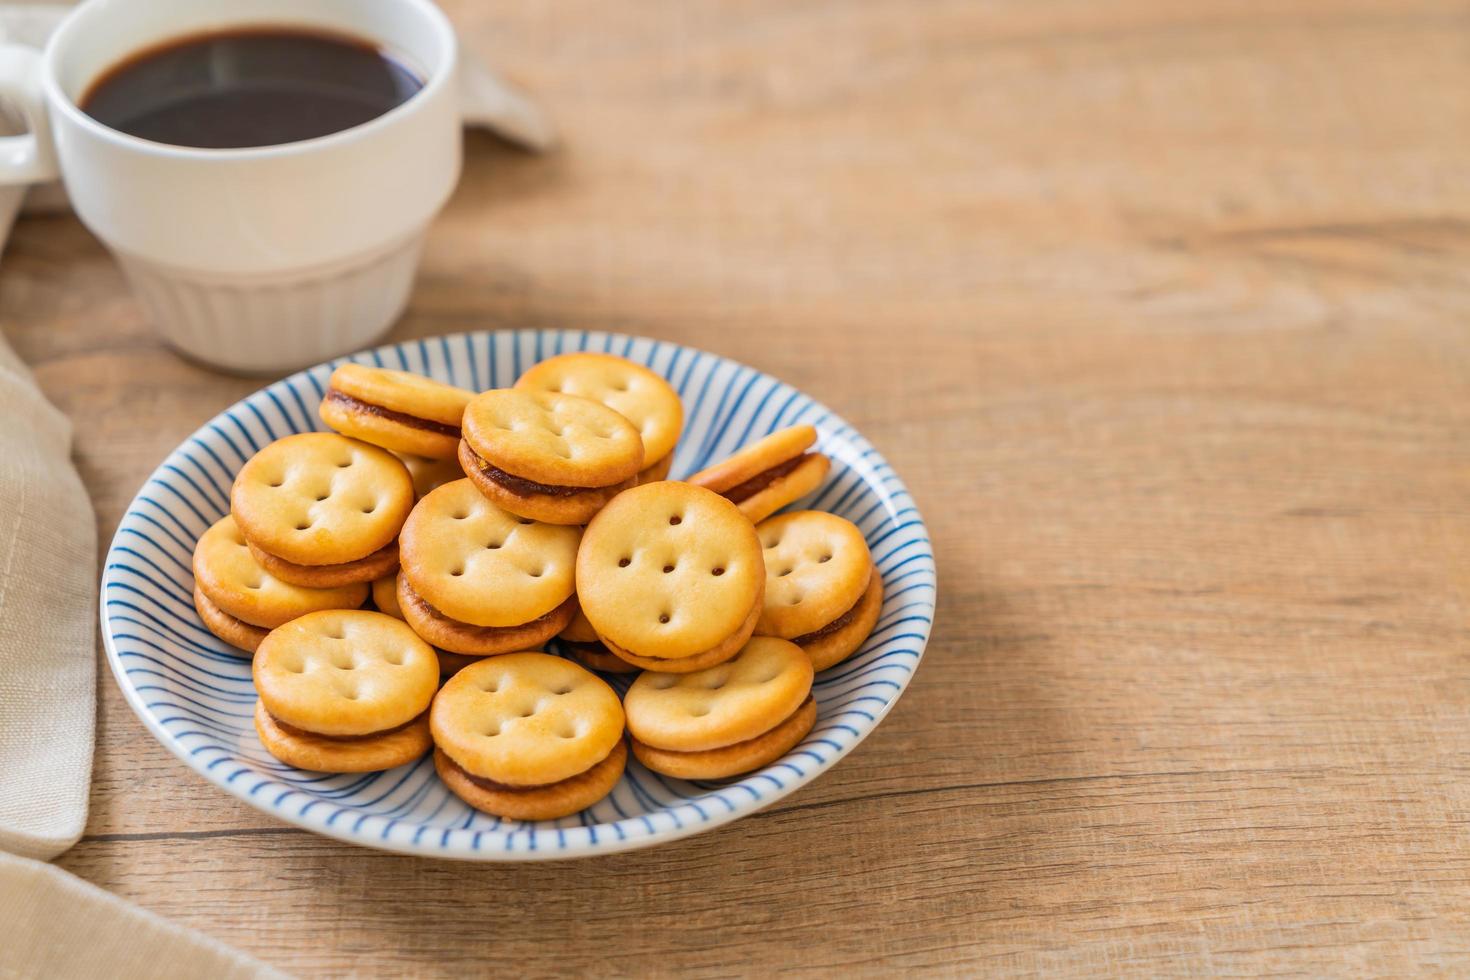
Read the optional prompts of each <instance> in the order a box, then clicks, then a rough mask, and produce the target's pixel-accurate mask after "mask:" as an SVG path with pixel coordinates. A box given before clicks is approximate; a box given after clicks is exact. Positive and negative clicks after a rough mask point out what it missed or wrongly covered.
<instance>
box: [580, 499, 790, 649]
mask: <svg viewBox="0 0 1470 980" xmlns="http://www.w3.org/2000/svg"><path fill="white" fill-rule="evenodd" d="M765 584H766V571H765V565H764V564H763V563H762V561H761V548H760V539H759V538H757V537H756V533H755V528H754V527H752V526H751V523H750V521H748V520H746V519H745V516H744V515H743V514H741V513H740V511H739V509H738V508H737V507H736V506H735V505H734V504H732V503H730V501H728V500H726V499H725V498H723V497H721V496H720V495H719V494H716V493H711V492H710V491H708V490H701V489H700V488H699V487H694V486H690V485H689V484H687V483H672V482H662V483H646V484H644V485H643V486H641V487H637V488H636V489H633V490H628V491H626V492H625V493H622V494H619V495H618V497H617V498H616V499H615V500H613V502H612V503H610V504H608V505H607V506H606V507H604V508H603V509H602V511H601V512H600V513H598V515H597V516H596V517H595V518H593V519H592V523H591V524H589V525H588V526H587V531H586V533H585V534H584V535H583V538H582V547H581V548H580V549H579V550H578V552H577V598H578V599H579V601H580V602H581V604H582V612H583V613H585V614H586V616H587V621H588V622H589V623H590V624H591V625H592V628H593V629H594V630H595V631H596V632H597V635H598V637H599V638H601V640H602V642H603V644H604V645H606V646H607V648H608V650H610V651H611V652H612V653H614V654H616V655H617V656H618V657H619V658H620V659H622V660H625V661H627V662H628V663H630V664H633V665H634V666H637V667H642V668H644V669H646V670H659V671H671V672H674V673H688V672H690V671H696V670H703V669H704V668H705V667H711V666H714V665H715V664H718V663H722V662H723V661H726V660H729V659H730V658H731V657H733V656H735V654H736V653H737V652H739V650H740V648H741V647H742V646H744V645H745V641H746V640H747V639H749V638H750V634H751V632H752V631H753V630H754V629H755V624H756V621H757V620H758V619H759V618H760V612H761V595H762V593H763V592H764V591H765Z"/></svg>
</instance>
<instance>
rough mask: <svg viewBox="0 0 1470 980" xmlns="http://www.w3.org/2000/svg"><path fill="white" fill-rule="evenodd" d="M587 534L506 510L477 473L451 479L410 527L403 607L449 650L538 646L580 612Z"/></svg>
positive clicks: (419, 508)
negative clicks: (580, 553)
mask: <svg viewBox="0 0 1470 980" xmlns="http://www.w3.org/2000/svg"><path fill="white" fill-rule="evenodd" d="M581 537H582V529H581V528H578V527H565V526H560V525H556V524H542V523H540V522H539V521H533V520H531V519H530V518H526V517H516V516H515V515H514V514H508V513H506V512H505V511H503V510H501V509H500V508H499V507H497V506H496V505H495V504H493V503H491V502H490V501H489V500H487V499H485V497H484V496H482V495H481V494H480V493H479V492H478V491H477V490H476V489H475V486H474V484H473V483H471V482H470V481H469V480H456V481H455V482H453V483H446V484H445V485H444V486H442V487H440V488H439V489H438V490H435V491H433V492H432V493H430V494H429V495H428V496H427V497H425V498H424V499H423V500H420V501H419V502H418V504H417V505H416V506H415V507H414V509H413V513H412V514H410V515H409V518H408V521H407V522H406V523H405V524H404V525H403V535H402V537H401V538H400V539H399V545H400V548H401V549H402V559H403V568H402V572H401V574H400V575H399V576H398V605H399V607H400V608H401V610H402V611H403V616H404V619H406V620H407V621H408V624H409V625H410V626H412V627H413V628H414V631H415V632H416V633H418V635H419V636H421V637H423V638H424V639H425V640H427V641H428V642H430V643H432V644H433V645H434V646H436V647H440V648H442V649H444V650H448V651H450V652H451V653H461V654H469V655H472V656H479V657H485V656H490V655H492V654H500V653H512V652H514V651H518V650H531V649H535V648H537V647H539V646H541V645H542V644H543V643H545V642H546V641H547V640H549V639H551V638H552V637H553V636H555V635H556V634H558V633H560V632H561V631H562V630H564V629H566V626H567V623H569V622H571V619H572V614H573V613H574V612H575V611H576V599H575V598H574V597H573V595H572V592H573V586H574V584H575V574H576V562H577V543H578V542H579V541H580V540H581Z"/></svg>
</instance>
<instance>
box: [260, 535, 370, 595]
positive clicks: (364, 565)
mask: <svg viewBox="0 0 1470 980" xmlns="http://www.w3.org/2000/svg"><path fill="white" fill-rule="evenodd" d="M245 544H246V546H248V547H249V548H250V556H251V557H252V558H254V559H255V560H256V562H258V563H259V564H260V567H261V568H263V569H265V570H266V571H267V572H269V573H270V574H271V575H274V576H275V577H276V578H278V579H280V580H281V581H282V582H287V583H289V584H291V585H298V586H300V587H301V588H303V589H338V588H342V587H344V586H348V585H360V584H365V583H368V582H372V581H374V580H376V579H379V578H382V577H383V576H384V575H389V574H392V573H393V572H395V571H397V570H398V542H397V540H393V541H389V542H388V543H387V544H385V545H383V547H381V548H379V549H378V550H377V551H375V552H373V553H372V554H370V555H368V556H367V557H366V558H359V559H357V560H356V561H346V562H342V563H340V564H337V565H298V564H296V563H295V562H290V561H287V560H286V559H284V558H278V557H276V556H275V555H273V554H271V553H270V552H268V551H265V550H263V549H261V547H260V546H259V545H257V544H256V543H255V542H254V541H251V540H249V539H248V538H247V539H246V540H245Z"/></svg>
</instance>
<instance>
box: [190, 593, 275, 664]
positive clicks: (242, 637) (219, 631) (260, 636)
mask: <svg viewBox="0 0 1470 980" xmlns="http://www.w3.org/2000/svg"><path fill="white" fill-rule="evenodd" d="M194 611H195V612H197V613H198V614H199V618H200V619H201V620H203V621H204V625H205V626H207V627H209V631H210V632H211V633H213V634H214V635H215V636H217V637H219V638H220V639H221V640H224V641H225V642H226V643H228V644H229V645H230V646H232V647H239V648H240V649H241V650H248V651H249V652H251V653H254V652H255V650H256V648H257V647H259V646H260V643H261V641H262V640H264V639H265V638H266V635H267V634H269V633H270V630H268V629H263V628H262V627H259V626H251V625H250V624H249V623H247V622H244V621H242V620H239V619H236V618H235V617H234V616H231V615H230V614H229V613H227V612H225V611H224V610H223V609H221V608H220V607H219V606H216V605H215V604H214V603H212V602H210V601H209V596H207V595H205V594H204V593H203V592H201V591H200V590H199V586H198V585H197V584H196V585H195V586H194Z"/></svg>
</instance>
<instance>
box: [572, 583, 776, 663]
mask: <svg viewBox="0 0 1470 980" xmlns="http://www.w3.org/2000/svg"><path fill="white" fill-rule="evenodd" d="M760 615H761V602H760V598H759V597H757V598H756V600H755V602H754V603H752V604H751V607H750V613H749V614H748V615H747V616H746V617H745V622H743V623H741V624H740V628H739V629H737V630H736V631H735V632H733V633H731V634H730V635H729V636H727V637H725V638H724V639H723V640H721V641H720V642H719V643H716V644H715V645H714V646H712V647H710V648H709V649H708V650H701V651H700V652H698V653H696V654H692V655H691V656H688V657H675V658H673V659H663V658H659V657H644V656H640V655H638V654H636V653H632V652H630V651H628V650H625V649H623V648H622V647H620V646H618V645H617V644H616V643H614V642H613V641H612V640H609V639H608V638H607V637H605V636H604V637H599V639H601V640H602V645H603V646H605V647H607V649H608V651H609V652H610V653H612V654H613V655H614V656H616V657H618V658H619V659H622V660H625V661H627V662H628V663H630V664H632V665H633V666H635V667H641V668H642V669H644V670H652V671H657V672H659V673H664V674H692V673H694V672H695V671H696V670H704V669H705V668H706V667H713V666H715V665H716V664H722V663H724V662H725V661H726V660H729V659H730V658H731V657H733V656H735V654H737V653H739V652H740V648H741V647H743V646H745V642H746V641H747V640H749V639H750V637H751V635H752V634H753V633H754V632H755V624H756V620H758V619H760Z"/></svg>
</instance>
